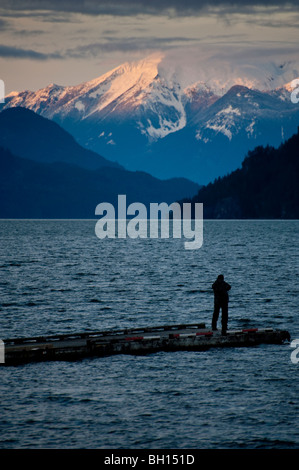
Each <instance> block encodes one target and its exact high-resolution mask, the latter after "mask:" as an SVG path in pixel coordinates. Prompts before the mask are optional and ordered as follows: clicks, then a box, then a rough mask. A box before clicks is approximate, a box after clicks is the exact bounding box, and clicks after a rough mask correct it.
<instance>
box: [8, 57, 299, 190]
mask: <svg viewBox="0 0 299 470" xmlns="http://www.w3.org/2000/svg"><path fill="white" fill-rule="evenodd" d="M163 60H164V59H163V57H162V56H161V55H159V54H156V55H153V56H150V57H149V58H146V59H144V60H142V61H137V62H133V63H126V64H123V65H121V66H119V67H116V68H115V69H113V70H112V71H110V72H107V73H106V74H104V75H102V76H100V77H98V78H96V79H93V80H90V81H88V82H84V83H81V84H79V85H76V86H59V85H55V84H51V85H49V86H47V87H45V88H43V89H41V90H38V91H36V92H32V91H22V92H12V93H10V94H9V95H8V96H7V97H6V98H5V104H4V105H3V109H7V108H11V107H16V106H20V107H26V108H28V109H31V110H33V111H34V112H36V113H38V114H40V115H42V116H44V117H47V118H49V119H51V120H53V121H55V122H57V123H58V124H59V125H61V126H62V127H63V128H64V129H66V130H67V131H68V132H70V133H71V134H72V135H73V136H74V137H75V139H76V140H77V141H78V142H79V143H80V144H81V145H82V146H84V147H85V148H88V149H91V150H93V151H95V152H97V153H99V154H101V155H104V156H105V158H107V159H109V160H113V161H117V162H118V163H119V164H120V165H123V166H124V167H125V168H127V169H130V170H142V171H147V172H149V173H151V174H153V175H155V176H157V177H159V178H169V177H173V176H183V177H186V178H189V179H192V180H194V181H197V182H199V183H200V184H207V183H208V182H210V181H213V180H214V179H215V178H216V177H218V176H222V175H224V174H226V173H228V172H230V171H233V170H234V169H236V168H237V167H238V166H239V165H240V164H241V162H242V159H243V156H244V155H245V154H246V153H247V152H248V150H250V149H253V148H254V147H256V146H257V145H267V144H270V145H273V146H279V145H280V144H281V142H283V141H284V139H287V138H289V137H290V136H291V135H293V134H294V133H295V132H296V130H297V126H298V124H299V105H295V104H294V103H292V102H291V99H290V96H291V88H290V78H292V77H293V78H296V76H295V75H296V74H298V76H299V66H298V64H292V63H286V64H280V65H279V66H278V65H277V66H273V64H271V66H270V65H269V67H268V68H267V64H266V65H265V66H264V68H262V70H261V67H256V68H253V67H251V68H250V67H248V68H247V69H245V71H244V74H245V73H247V75H248V76H245V75H244V77H243V78H242V77H240V76H238V75H236V76H233V75H232V77H231V79H230V80H227V79H221V76H218V77H217V76H215V77H212V78H211V79H210V80H209V81H203V80H199V81H197V82H195V83H193V84H189V85H188V86H185V85H184V83H183V82H182V81H181V77H180V76H179V75H178V74H176V73H175V72H174V73H170V72H168V71H167V70H166V69H167V67H166V65H164V61H163ZM251 70H253V71H252V72H251ZM250 73H251V75H250ZM263 74H264V76H263ZM262 77H263V78H262ZM283 79H285V80H288V81H286V82H285V83H283ZM266 84H267V85H268V86H267V88H265V85H266ZM271 84H273V85H271ZM278 84H279V85H278Z"/></svg>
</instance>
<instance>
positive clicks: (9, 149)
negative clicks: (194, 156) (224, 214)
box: [0, 108, 199, 218]
mask: <svg viewBox="0 0 299 470" xmlns="http://www.w3.org/2000/svg"><path fill="white" fill-rule="evenodd" d="M198 188H199V185H198V184H196V183H193V182H192V181H189V180H187V179H184V178H175V179H169V180H165V181H163V180H159V179H157V178H155V177H153V176H151V175H149V174H147V173H145V172H132V171H128V170H125V169H124V168H123V167H121V166H120V165H118V164H117V163H112V162H110V161H108V160H106V159H104V158H103V157H101V156H100V155H98V154H96V153H95V152H92V151H90V150H86V149H84V148H82V147H81V146H80V145H79V144H78V143H76V142H75V140H74V139H73V138H72V137H71V136H70V135H69V134H68V133H67V132H66V131H65V130H63V129H61V128H60V127H59V125H58V124H56V123H54V122H52V121H50V120H48V119H46V118H44V117H42V116H39V115H38V114H35V113H34V112H33V111H30V110H28V109H24V108H13V109H7V110H4V111H2V112H1V113H0V217H2V218H3V217H5V218H72V217H73V218H93V217H94V216H95V213H94V211H95V208H96V206H97V204H99V203H100V202H111V203H113V204H117V197H118V194H125V195H126V196H127V201H128V204H130V203H132V202H142V203H144V204H145V205H149V204H150V203H151V202H167V203H172V202H174V201H176V200H177V199H178V198H182V197H185V196H193V195H194V194H196V192H197V190H198Z"/></svg>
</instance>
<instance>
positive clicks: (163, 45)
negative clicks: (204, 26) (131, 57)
mask: <svg viewBox="0 0 299 470" xmlns="http://www.w3.org/2000/svg"><path fill="white" fill-rule="evenodd" d="M103 39H104V41H101V42H94V43H91V44H85V45H84V46H77V47H74V48H72V49H68V50H67V51H66V52H65V53H64V56H65V57H71V58H81V57H86V56H89V57H96V56H97V55H98V54H100V53H102V52H116V51H117V52H119V51H120V52H134V51H142V50H144V51H148V50H156V49H170V48H173V47H177V46H178V45H180V46H181V45H182V44H186V43H188V44H190V43H191V44H192V43H194V42H198V41H199V39H198V38H186V37H181V36H177V37H153V36H151V37H148V36H147V37H128V38H110V37H106V38H103Z"/></svg>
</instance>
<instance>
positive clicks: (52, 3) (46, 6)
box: [1, 0, 299, 20]
mask: <svg viewBox="0 0 299 470" xmlns="http://www.w3.org/2000/svg"><path fill="white" fill-rule="evenodd" d="M1 3H2V9H4V10H8V11H15V12H17V11H34V10H35V11H37V10H38V11H42V10H44V11H45V10H46V11H52V12H69V13H83V14H90V15H115V16H134V15H138V14H150V15H159V14H167V15H173V16H192V15H197V14H200V13H201V12H202V11H203V10H211V9H218V10H219V13H220V11H223V10H226V11H229V10H233V11H242V10H244V9H246V10H247V11H248V12H252V8H253V7H266V8H270V7H272V8H276V9H278V8H279V9H282V8H284V9H286V8H287V9H292V10H294V9H297V8H298V7H299V0H253V1H252V0H239V1H238V0H183V1H182V0H150V1H148V0H102V1H99V0H89V1H87V2H86V1H84V0H14V2H11V0H2V2H1ZM53 20H54V19H53Z"/></svg>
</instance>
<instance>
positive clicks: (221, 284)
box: [212, 274, 231, 335]
mask: <svg viewBox="0 0 299 470" xmlns="http://www.w3.org/2000/svg"><path fill="white" fill-rule="evenodd" d="M212 288H213V291H214V312H213V319H212V330H217V321H218V317H219V312H220V309H221V311H222V312H221V324H222V334H223V335H225V334H226V330H227V322H228V300H229V298H228V291H229V290H230V288H231V286H230V285H229V284H228V283H227V282H225V281H224V276H223V274H219V276H218V277H217V279H216V281H215V282H214V284H213V285H212Z"/></svg>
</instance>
